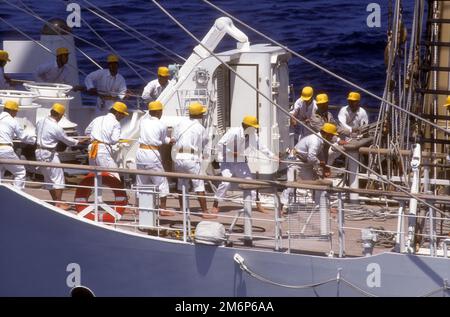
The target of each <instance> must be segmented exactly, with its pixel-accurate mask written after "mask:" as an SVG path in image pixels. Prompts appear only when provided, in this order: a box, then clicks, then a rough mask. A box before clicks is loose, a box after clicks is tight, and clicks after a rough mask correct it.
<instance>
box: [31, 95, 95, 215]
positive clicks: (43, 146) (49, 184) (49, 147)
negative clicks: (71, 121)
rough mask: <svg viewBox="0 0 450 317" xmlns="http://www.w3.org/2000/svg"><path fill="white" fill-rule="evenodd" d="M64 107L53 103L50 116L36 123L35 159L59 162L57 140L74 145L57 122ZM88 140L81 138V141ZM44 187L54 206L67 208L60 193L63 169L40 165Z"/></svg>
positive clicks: (62, 114) (73, 141)
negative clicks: (48, 192)
mask: <svg viewBox="0 0 450 317" xmlns="http://www.w3.org/2000/svg"><path fill="white" fill-rule="evenodd" d="M65 111H66V109H65V107H64V105H62V104H60V103H55V104H53V107H52V109H51V110H50V116H48V117H45V118H42V119H40V120H39V121H38V122H37V124H36V134H37V140H36V151H35V153H36V159H37V160H38V161H42V162H50V163H55V164H59V163H61V161H60V160H59V154H58V152H57V151H56V146H57V144H58V142H62V143H64V144H66V145H68V146H75V145H77V144H78V140H76V139H73V138H71V137H68V136H67V135H66V133H65V132H64V129H63V128H62V127H61V126H60V125H59V124H58V122H59V121H60V120H61V119H62V117H63V116H64V113H65ZM86 141H88V140H83V143H84V142H86ZM40 170H41V172H42V174H43V175H44V182H45V183H46V188H47V189H48V190H49V191H50V195H51V196H52V199H53V200H54V201H55V202H56V204H55V205H56V207H59V208H61V209H64V210H67V209H69V205H67V204H65V203H62V202H61V200H62V193H63V189H64V187H65V180H64V170H63V169H62V168H57V167H41V168H40Z"/></svg>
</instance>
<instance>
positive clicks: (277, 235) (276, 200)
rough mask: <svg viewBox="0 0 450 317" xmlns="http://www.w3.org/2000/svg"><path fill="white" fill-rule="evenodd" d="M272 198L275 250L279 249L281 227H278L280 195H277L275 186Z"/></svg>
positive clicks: (280, 211)
mask: <svg viewBox="0 0 450 317" xmlns="http://www.w3.org/2000/svg"><path fill="white" fill-rule="evenodd" d="M273 200H274V210H275V212H274V214H275V251H279V250H280V247H281V245H280V241H281V239H280V238H281V227H280V219H281V213H282V210H281V201H280V196H278V192H277V189H276V187H274V193H273Z"/></svg>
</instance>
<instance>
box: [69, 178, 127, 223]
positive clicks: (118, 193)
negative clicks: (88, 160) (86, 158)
mask: <svg viewBox="0 0 450 317" xmlns="http://www.w3.org/2000/svg"><path fill="white" fill-rule="evenodd" d="M101 176H102V186H101V187H109V188H112V189H113V192H114V206H115V207H114V210H115V211H116V212H117V213H118V214H120V215H121V216H122V215H123V213H124V212H125V206H126V205H128V196H127V193H126V191H125V189H124V188H123V187H122V183H121V182H120V180H119V179H118V178H117V177H115V176H113V175H111V174H110V173H106V172H103V173H101ZM94 181H95V173H89V174H88V175H86V177H85V178H83V180H82V181H81V182H80V184H79V185H80V186H83V187H78V188H77V190H76V191H75V199H74V201H75V203H76V204H75V209H76V211H77V213H80V212H82V211H83V210H84V209H86V208H87V207H88V206H87V205H85V204H87V203H88V200H89V196H91V194H92V190H93V188H92V187H93V186H94ZM84 186H86V187H84ZM77 203H78V204H77ZM80 203H82V205H80ZM84 217H85V218H87V219H90V220H95V214H94V212H93V211H91V212H90V213H88V214H87V215H85V216H84ZM98 220H99V221H103V222H116V218H115V217H114V216H113V215H111V214H110V213H108V212H105V213H103V215H99V219H98Z"/></svg>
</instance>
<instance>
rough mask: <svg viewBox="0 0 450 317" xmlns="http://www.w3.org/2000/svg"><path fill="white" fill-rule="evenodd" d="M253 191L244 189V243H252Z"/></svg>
mask: <svg viewBox="0 0 450 317" xmlns="http://www.w3.org/2000/svg"><path fill="white" fill-rule="evenodd" d="M252 241H253V238H252V192H251V190H244V244H245V245H252V244H253V242H252Z"/></svg>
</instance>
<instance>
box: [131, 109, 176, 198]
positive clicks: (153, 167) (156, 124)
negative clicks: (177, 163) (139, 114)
mask: <svg viewBox="0 0 450 317" xmlns="http://www.w3.org/2000/svg"><path fill="white" fill-rule="evenodd" d="M139 131H140V136H139V140H138V142H139V144H143V145H147V146H154V147H160V146H161V145H163V144H168V143H169V142H170V138H169V137H167V126H166V125H165V124H164V123H163V122H162V121H161V120H159V119H158V118H156V117H151V116H150V115H148V116H146V117H145V118H144V119H142V120H141V123H140V127H139ZM136 167H137V169H140V170H146V171H153V172H164V167H163V164H162V161H161V154H160V153H159V151H158V150H157V149H141V148H139V149H138V150H137V151H136ZM136 183H137V185H138V186H140V185H147V184H153V185H156V186H158V189H159V196H160V197H166V196H167V195H168V194H169V183H168V182H167V178H165V177H161V176H147V175H137V176H136Z"/></svg>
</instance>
